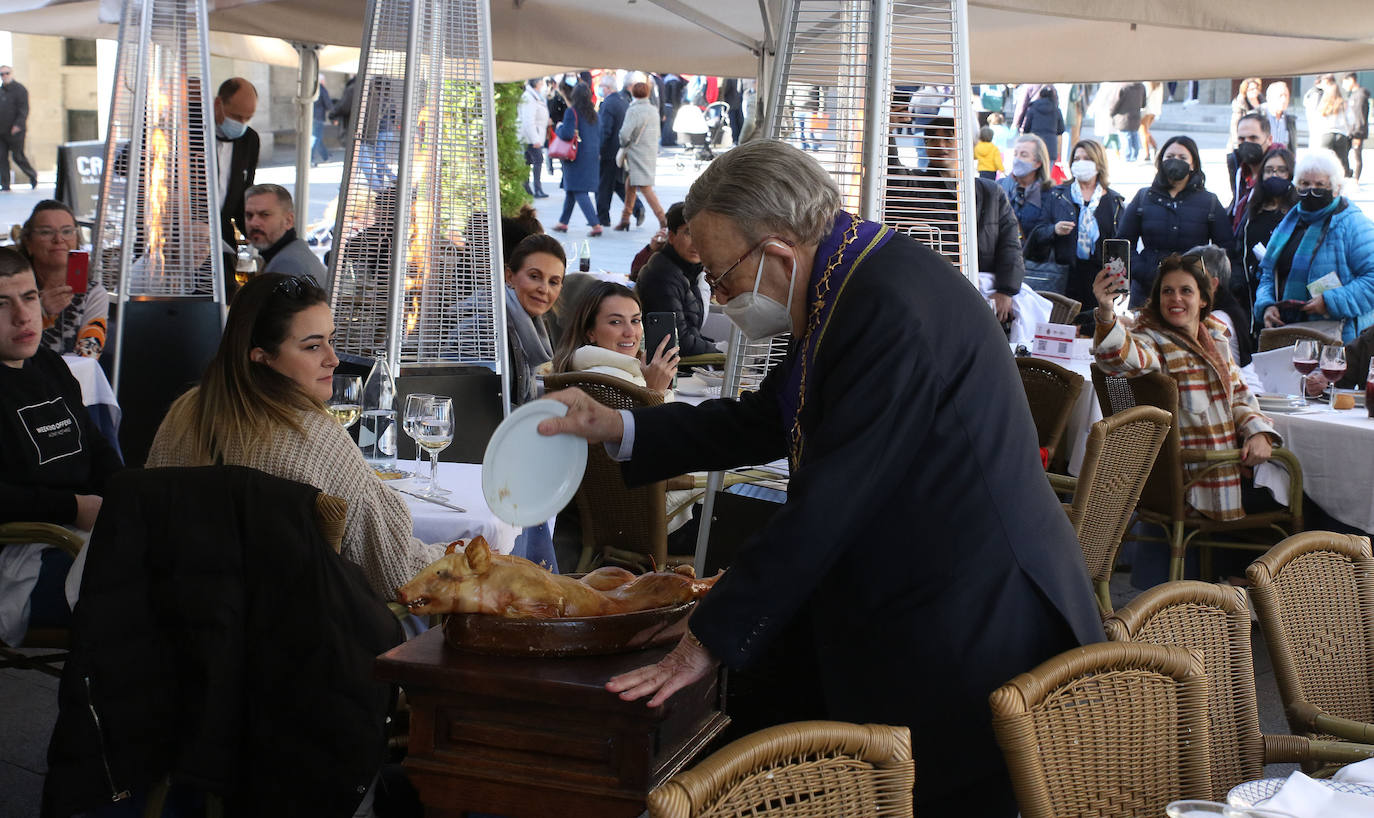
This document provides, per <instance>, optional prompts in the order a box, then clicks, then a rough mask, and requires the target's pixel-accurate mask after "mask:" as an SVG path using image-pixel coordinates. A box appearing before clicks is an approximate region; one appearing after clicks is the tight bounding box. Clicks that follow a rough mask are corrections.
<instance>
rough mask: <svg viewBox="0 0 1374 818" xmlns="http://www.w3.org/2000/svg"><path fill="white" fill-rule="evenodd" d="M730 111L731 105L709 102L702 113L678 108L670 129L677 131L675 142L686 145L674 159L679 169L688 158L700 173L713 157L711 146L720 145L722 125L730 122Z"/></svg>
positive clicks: (722, 133) (687, 108)
mask: <svg viewBox="0 0 1374 818" xmlns="http://www.w3.org/2000/svg"><path fill="white" fill-rule="evenodd" d="M729 111H730V104H729V103H726V102H713V103H711V104H710V105H708V106H706V112H705V113H704V114H703V113H702V111H701V109H700V108H698V107H697V106H695V105H683V106H682V107H681V108H679V109H678V111H677V116H675V117H674V118H673V130H674V131H676V132H677V135H678V141H679V142H681V143H682V144H683V145H684V146H685V148H684V150H683V152H682V154H681V155H680V156H679V157H678V160H677V166H678V167H679V168H684V167H686V166H687V160H688V159H689V158H690V159H691V160H692V161H693V163H694V165H695V167H696V168H697V169H698V170H700V169H701V166H702V165H704V164H706V163H707V162H710V161H711V160H712V159H715V158H716V154H715V152H714V151H712V150H711V146H712V145H718V144H720V140H721V138H722V137H723V135H724V132H725V125H726V123H728V122H729V116H728V114H729Z"/></svg>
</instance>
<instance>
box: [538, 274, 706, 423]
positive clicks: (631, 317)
mask: <svg viewBox="0 0 1374 818" xmlns="http://www.w3.org/2000/svg"><path fill="white" fill-rule="evenodd" d="M671 341H672V336H665V337H664V339H663V340H662V341H661V342H660V343H659V345H658V347H659V348H658V349H656V350H654V353H653V357H652V358H648V357H647V350H644V349H643V348H642V344H643V342H644V320H643V312H642V310H641V307H640V304H639V297H638V296H636V295H635V292H634V290H631V289H630V288H628V287H625V286H624V285H621V284H615V283H613V282H609V281H598V282H597V283H596V284H595V285H593V286H591V287H589V288H588V289H587V291H586V292H585V293H583V294H582V298H581V300H580V301H579V302H578V303H577V304H576V305H575V306H574V309H573V314H572V316H571V317H570V320H569V321H568V324H567V326H566V327H565V328H564V329H563V337H562V338H560V339H559V342H558V349H557V351H556V352H554V356H553V371H554V372H596V373H600V374H603V375H613V376H615V377H617V378H620V379H621V380H626V381H629V382H630V383H633V384H635V385H636V386H643V387H647V388H649V389H652V390H654V391H655V392H660V393H662V394H663V396H664V399H665V400H671V399H672V392H671V391H669V389H668V387H669V386H670V385H671V384H672V382H673V375H674V374H676V373H677V364H678V360H679V359H678V348H677V347H675V346H674V347H671V348H670V347H669V343H670V342H671Z"/></svg>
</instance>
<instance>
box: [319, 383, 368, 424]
mask: <svg viewBox="0 0 1374 818" xmlns="http://www.w3.org/2000/svg"><path fill="white" fill-rule="evenodd" d="M362 394H363V379H362V378H360V377H358V376H357V375H335V376H334V394H332V395H330V396H329V403H328V407H329V414H331V415H333V416H334V419H335V420H337V421H338V422H339V423H341V424H343V427H344V428H345V429H348V428H350V427H352V426H353V424H355V423H357V422H358V416H359V415H361V414H362V413H363V405H362Z"/></svg>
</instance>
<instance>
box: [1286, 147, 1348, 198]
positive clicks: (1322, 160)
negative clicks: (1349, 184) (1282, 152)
mask: <svg viewBox="0 0 1374 818" xmlns="http://www.w3.org/2000/svg"><path fill="white" fill-rule="evenodd" d="M1309 170H1315V171H1317V172H1318V173H1321V174H1324V175H1325V176H1326V177H1327V179H1329V180H1330V183H1331V190H1332V191H1333V192H1334V193H1335V194H1336V195H1340V192H1341V187H1342V186H1344V185H1345V168H1342V167H1341V160H1339V159H1337V158H1336V154H1335V153H1333V152H1331V151H1330V150H1329V149H1327V148H1308V149H1307V150H1305V151H1303V152H1302V154H1301V155H1300V156H1298V161H1297V164H1296V165H1295V166H1294V167H1293V181H1294V182H1297V181H1298V178H1299V177H1301V176H1302V175H1303V174H1304V173H1306V172H1307V171H1309Z"/></svg>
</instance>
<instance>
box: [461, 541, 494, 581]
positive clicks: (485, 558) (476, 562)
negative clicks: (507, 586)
mask: <svg viewBox="0 0 1374 818" xmlns="http://www.w3.org/2000/svg"><path fill="white" fill-rule="evenodd" d="M463 554H464V555H466V556H467V558H468V566H469V567H470V568H472V570H473V571H475V572H477V573H479V574H480V573H482V572H483V571H486V570H487V568H488V566H490V565H491V549H490V548H488V547H487V541H486V540H484V539H482V538H481V537H474V538H473V540H472V542H470V543H468V545H467V548H465V549H463Z"/></svg>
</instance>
